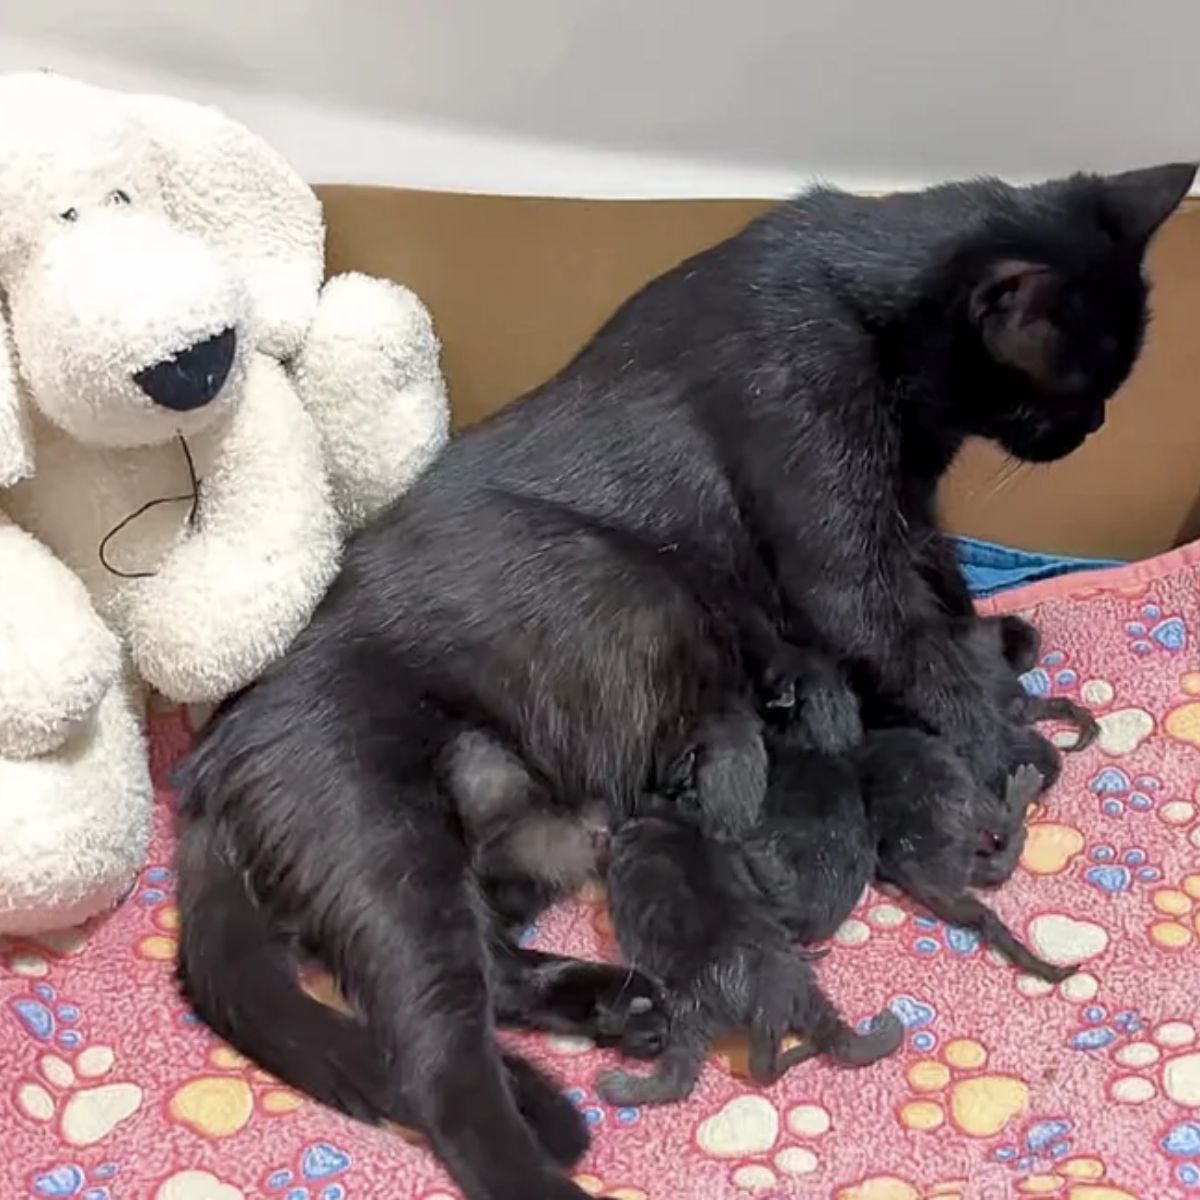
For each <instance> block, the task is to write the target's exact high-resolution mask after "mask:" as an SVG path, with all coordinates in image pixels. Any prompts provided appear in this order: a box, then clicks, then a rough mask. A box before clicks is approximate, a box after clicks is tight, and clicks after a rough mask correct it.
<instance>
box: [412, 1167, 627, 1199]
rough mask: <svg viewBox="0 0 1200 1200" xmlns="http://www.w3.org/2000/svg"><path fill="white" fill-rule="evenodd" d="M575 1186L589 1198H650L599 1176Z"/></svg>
mask: <svg viewBox="0 0 1200 1200" xmlns="http://www.w3.org/2000/svg"><path fill="white" fill-rule="evenodd" d="M574 1183H575V1185H576V1186H577V1187H578V1188H580V1189H581V1190H582V1191H585V1192H587V1194H588V1195H589V1196H604V1197H605V1198H606V1200H607V1198H609V1197H611V1200H650V1197H649V1196H648V1195H647V1194H646V1193H645V1192H644V1191H642V1189H641V1188H639V1187H630V1186H629V1185H628V1184H614V1183H612V1182H609V1183H605V1181H604V1180H603V1179H601V1178H600V1176H599V1175H592V1174H589V1173H585V1174H582V1175H576V1176H575V1177H574ZM424 1200H454V1197H453V1196H451V1195H450V1194H449V1193H448V1192H435V1193H433V1194H432V1195H429V1196H426V1197H425V1198H424Z"/></svg>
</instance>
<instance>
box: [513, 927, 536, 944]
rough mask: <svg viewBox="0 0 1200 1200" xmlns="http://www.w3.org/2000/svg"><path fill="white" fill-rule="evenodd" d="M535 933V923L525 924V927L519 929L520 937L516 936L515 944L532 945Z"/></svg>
mask: <svg viewBox="0 0 1200 1200" xmlns="http://www.w3.org/2000/svg"><path fill="white" fill-rule="evenodd" d="M537 935H538V927H537V926H536V925H526V926H525V928H524V929H522V930H521V935H520V937H518V938H517V945H518V946H532V945H533V943H534V942H535V941H536V940H537Z"/></svg>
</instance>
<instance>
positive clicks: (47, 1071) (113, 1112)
mask: <svg viewBox="0 0 1200 1200" xmlns="http://www.w3.org/2000/svg"><path fill="white" fill-rule="evenodd" d="M115 1062H116V1056H115V1055H114V1054H113V1052H112V1049H111V1048H110V1047H108V1046H89V1047H88V1048H87V1049H86V1050H81V1051H80V1052H79V1053H78V1054H77V1055H76V1056H75V1059H74V1061H73V1062H68V1061H67V1060H66V1059H65V1058H61V1057H59V1055H57V1054H44V1055H43V1056H42V1058H41V1060H40V1061H39V1062H38V1073H39V1075H40V1078H38V1079H26V1080H25V1081H24V1082H22V1083H19V1084H18V1085H17V1089H16V1095H15V1099H16V1103H17V1109H18V1110H19V1111H20V1112H21V1113H23V1114H24V1115H25V1116H26V1117H27V1118H28V1119H29V1120H31V1121H36V1122H37V1123H38V1124H40V1125H49V1124H51V1123H53V1124H54V1125H55V1127H56V1129H57V1130H58V1135H59V1137H60V1138H61V1139H62V1140H63V1141H64V1142H66V1143H67V1144H68V1145H70V1146H94V1145H95V1144H96V1143H97V1142H99V1141H102V1140H103V1139H104V1138H106V1137H108V1135H109V1134H110V1133H112V1131H113V1130H114V1129H116V1127H117V1126H118V1125H120V1124H121V1122H122V1121H127V1120H128V1119H129V1118H130V1117H132V1116H133V1114H134V1113H135V1112H137V1110H138V1109H139V1108H140V1107H141V1105H142V1089H141V1088H140V1087H138V1086H137V1084H135V1083H110V1082H106V1080H107V1077H108V1076H109V1075H110V1074H111V1073H112V1069H113V1066H114V1065H115Z"/></svg>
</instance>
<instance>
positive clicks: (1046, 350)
mask: <svg viewBox="0 0 1200 1200" xmlns="http://www.w3.org/2000/svg"><path fill="white" fill-rule="evenodd" d="M1058 288H1059V280H1058V276H1057V275H1056V274H1055V273H1054V271H1053V270H1051V268H1050V267H1048V266H1046V265H1045V264H1044V263H1036V262H1025V261H1023V260H1021V259H1011V258H1006V259H1001V260H1000V261H998V262H994V263H992V264H991V265H990V266H989V267H988V268H987V270H986V271H985V272H984V276H983V278H982V279H981V280H980V281H979V282H978V283H977V284H976V285H975V287H974V288H973V289H972V291H971V299H970V305H969V313H970V318H971V323H972V324H973V325H974V326H975V328H976V329H977V330H978V331H979V336H980V338H981V339H982V340H983V344H984V346H985V347H986V348H987V352H988V353H989V354H990V355H991V356H992V358H993V359H995V361H996V362H998V363H1002V364H1003V365H1004V366H1006V367H1013V368H1015V369H1016V370H1018V371H1023V372H1024V373H1025V374H1026V375H1028V376H1029V377H1030V378H1031V379H1032V380H1033V381H1034V382H1035V383H1038V384H1042V385H1043V386H1047V385H1049V384H1050V383H1051V382H1052V381H1053V379H1054V377H1055V357H1056V350H1057V346H1058V329H1057V328H1056V326H1055V324H1054V322H1053V321H1052V320H1051V319H1050V309H1051V305H1052V302H1053V300H1054V297H1055V295H1056V294H1057V292H1058Z"/></svg>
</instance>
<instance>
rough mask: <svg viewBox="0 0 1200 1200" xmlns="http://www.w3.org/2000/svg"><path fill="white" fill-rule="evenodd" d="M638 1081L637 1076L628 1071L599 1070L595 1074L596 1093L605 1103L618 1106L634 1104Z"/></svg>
mask: <svg viewBox="0 0 1200 1200" xmlns="http://www.w3.org/2000/svg"><path fill="white" fill-rule="evenodd" d="M638 1082H639V1080H638V1076H636V1075H631V1074H630V1073H629V1072H628V1071H622V1070H620V1069H615V1070H612V1071H601V1072H600V1074H599V1075H597V1076H596V1083H595V1089H596V1095H597V1096H599V1097H600V1099H601V1100H603V1101H604V1103H605V1104H611V1105H613V1106H614V1107H618V1108H620V1107H622V1106H624V1105H628V1104H636V1103H637V1093H638V1090H639V1089H638Z"/></svg>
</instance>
